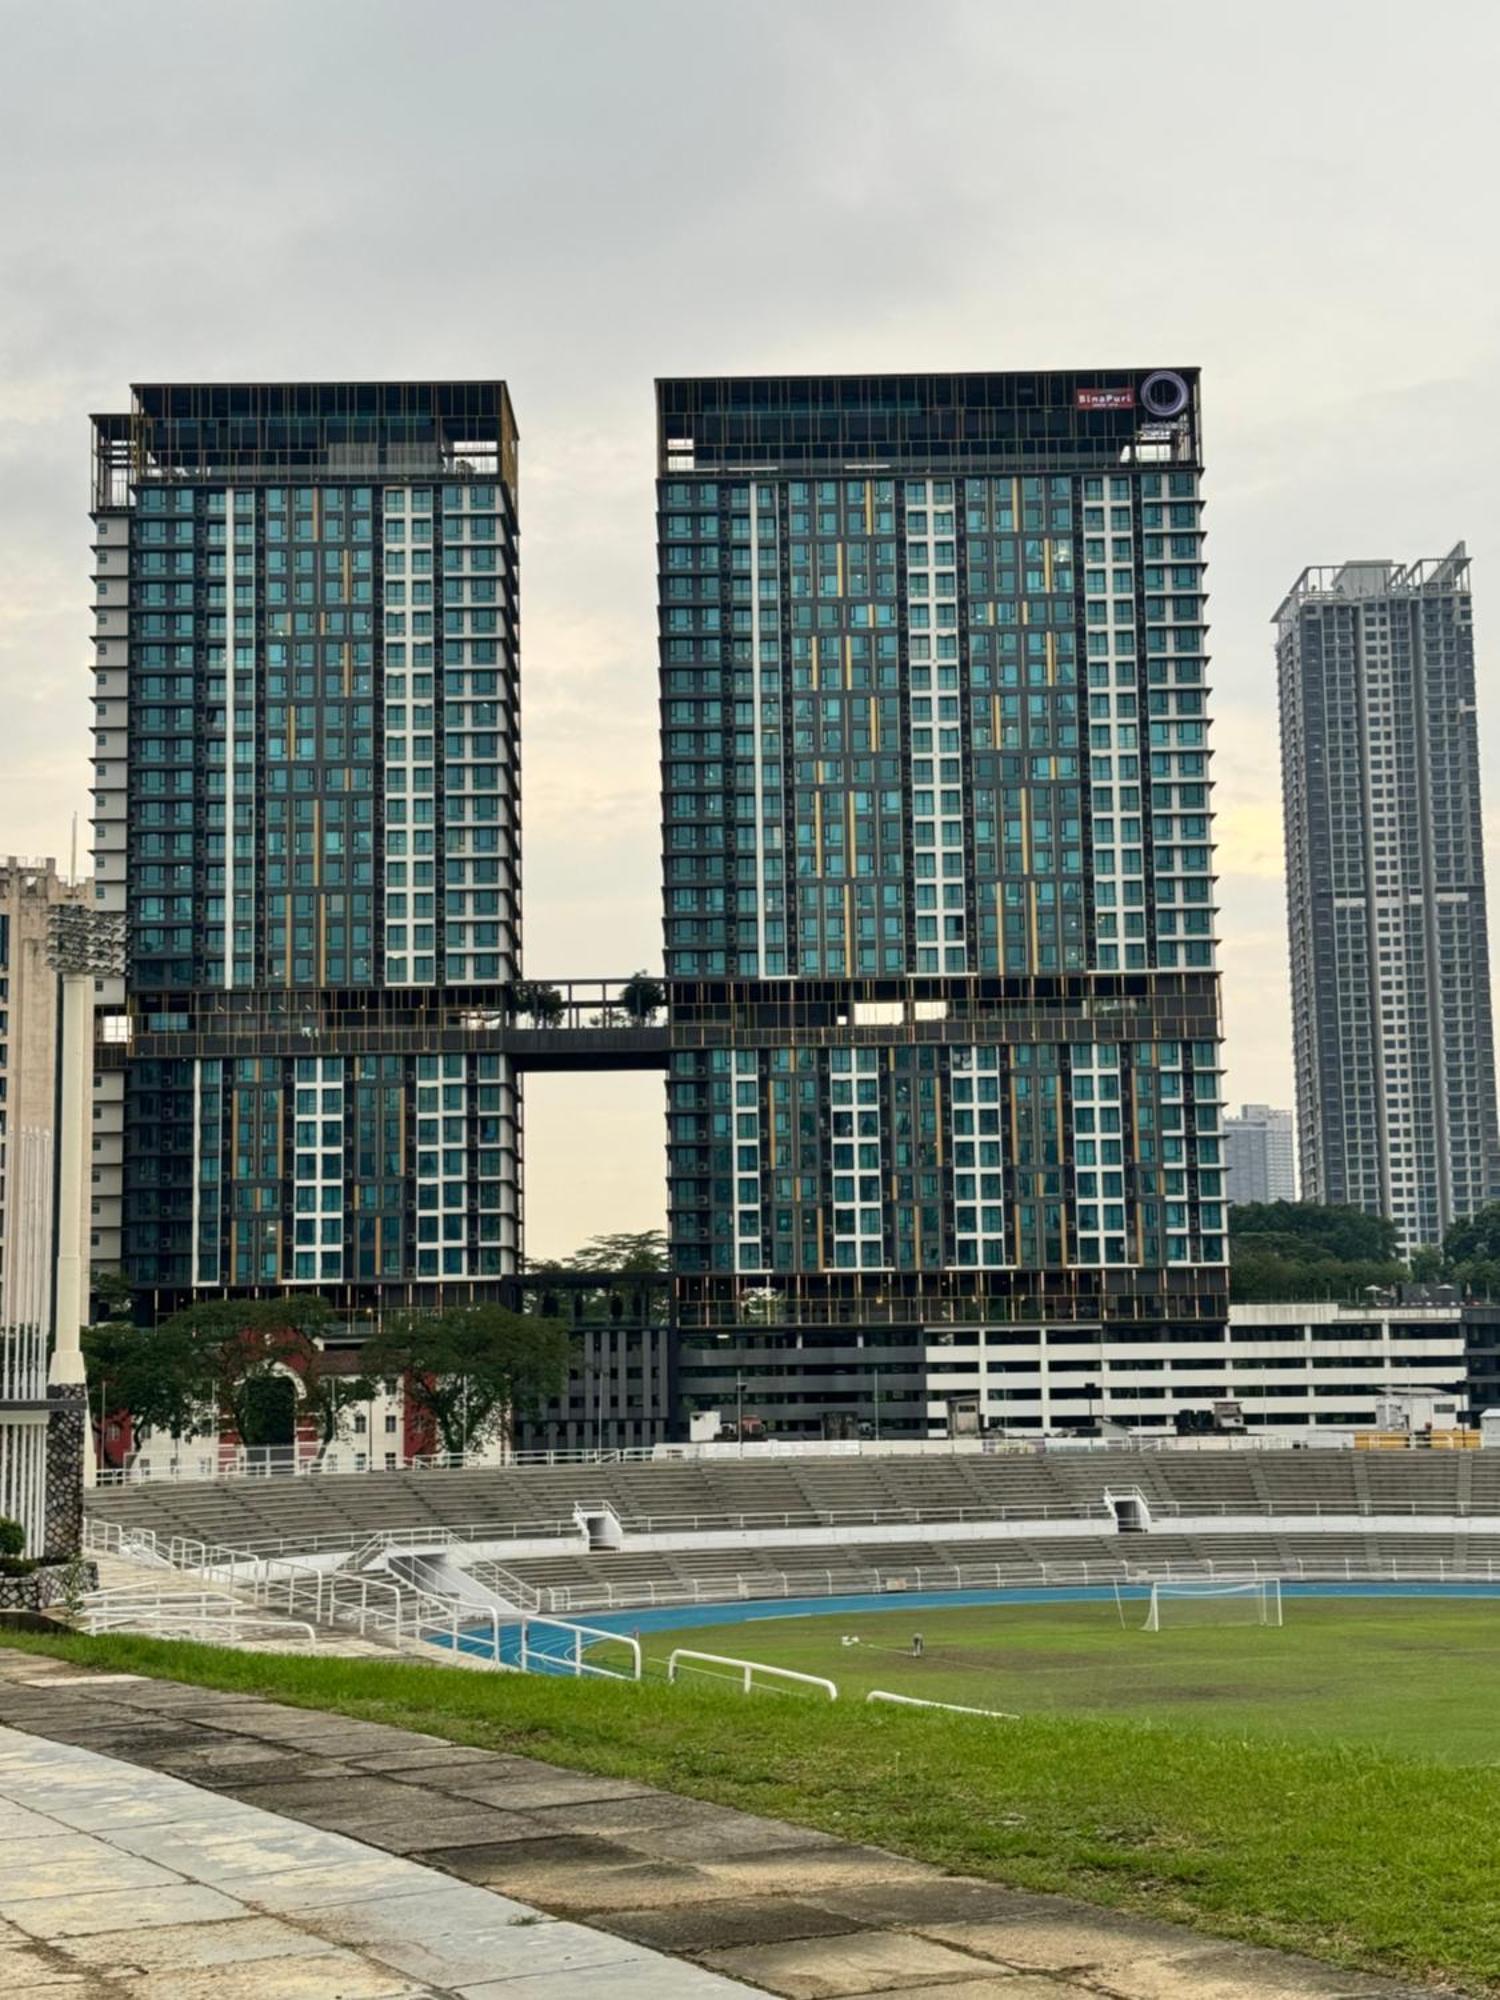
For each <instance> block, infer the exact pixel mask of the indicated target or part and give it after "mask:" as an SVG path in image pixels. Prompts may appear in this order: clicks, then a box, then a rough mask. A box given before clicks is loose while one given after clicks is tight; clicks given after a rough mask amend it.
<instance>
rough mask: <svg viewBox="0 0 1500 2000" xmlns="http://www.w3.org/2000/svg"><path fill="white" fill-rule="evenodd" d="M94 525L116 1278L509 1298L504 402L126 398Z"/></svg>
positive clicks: (141, 391)
mask: <svg viewBox="0 0 1500 2000" xmlns="http://www.w3.org/2000/svg"><path fill="white" fill-rule="evenodd" d="M95 510H96V511H95V520H96V524H97V534H96V540H97V544H98V549H99V558H100V559H99V572H100V573H99V578H98V585H99V593H100V594H99V600H98V604H99V609H100V612H101V614H102V615H101V619H100V628H99V629H100V637H99V642H98V660H97V670H98V680H97V696H96V711H97V717H98V727H97V729H96V740H97V741H98V750H97V754H96V797H97V798H98V802H99V803H98V809H97V820H98V827H99V834H100V840H99V845H100V849H101V855H103V854H104V853H105V852H106V851H107V850H108V849H109V848H110V847H111V845H112V844H114V843H113V842H112V840H111V830H112V828H113V829H114V831H115V837H116V839H117V840H118V844H119V845H120V846H121V847H122V848H123V853H122V856H121V859H122V862H123V866H121V867H120V868H119V869H118V870H113V869H111V868H110V867H109V866H108V865H107V864H106V865H105V866H102V867H101V871H100V887H101V899H102V900H104V901H106V902H113V903H114V904H115V905H116V906H117V907H120V908H122V909H123V911H124V913H125V917H126V922H127V928H128V936H129V946H130V967H131V970H130V976H129V984H128V991H127V993H126V995H125V996H124V997H125V1006H126V1011H127V1012H128V1015H129V1017H130V1025H131V1039H130V1050H131V1054H130V1057H129V1059H128V1061H127V1064H126V1071H125V1088H124V1094H123V1114H122V1115H123V1125H124V1152H125V1161H126V1174H125V1192H124V1212H123V1261H124V1266H125V1270H126V1272H127V1275H128V1276H129V1277H130V1278H131V1281H132V1282H133V1283H134V1284H135V1285H136V1286H137V1287H138V1288H140V1289H141V1290H142V1291H144V1292H148V1293H156V1294H158V1295H161V1294H166V1295H180V1294H184V1293H188V1292H191V1291H192V1290H193V1289H194V1288H197V1287H217V1286H220V1285H231V1286H234V1287H236V1288H238V1287H260V1286H265V1287H276V1286H280V1285H286V1284H318V1285H320V1286H321V1287H323V1288H325V1289H330V1290H333V1291H339V1292H342V1293H344V1294H346V1295H347V1296H349V1297H350V1299H351V1301H352V1300H353V1298H354V1297H355V1296H356V1295H357V1294H358V1292H359V1290H360V1289H361V1288H362V1287H365V1286H371V1285H374V1284H376V1283H384V1284H386V1285H387V1286H391V1285H394V1286H397V1287H399V1286H401V1285H409V1286H412V1287H415V1288H417V1289H420V1288H421V1287H423V1286H425V1285H427V1284H444V1283H452V1282H455V1281H457V1282H459V1283H460V1284H471V1283H473V1282H474V1281H493V1280H498V1279H499V1278H500V1277H501V1276H503V1275H504V1274H506V1273H507V1272H509V1271H511V1270H513V1269H514V1260H515V1250H516V1232H517V1226H518V1210H519V1151H518V1107H517V1103H516V1096H515V1087H514V1081H513V1078H512V1076H511V1073H510V1069H509V1066H508V1062H507V1059H506V1058H505V1056H504V1055H503V1054H502V1053H500V1052H498V1050H497V1047H496V1037H495V1036H494V1035H493V1033H492V1032H491V1033H489V1034H488V1036H486V1034H485V1032H484V1027H485V1023H486V1021H488V1023H489V1026H490V1028H491V1030H492V1029H493V1023H494V1018H495V1015H496V1011H497V1010H498V1008H499V1006H500V1004H501V996H502V995H503V992H504V989H505V987H506V985H507V983H508V982H509V981H511V980H512V979H514V977H515V976H516V969H517V952H518V941H519V920H520V911H519V891H520V877H519V805H518V768H519V743H518V737H517V728H518V702H519V679H518V673H519V656H518V604H517V570H516V556H517V532H518V529H517V516H516V435H515V427H514V420H513V418H512V415H511V411H510V403H509V398H508V396H507V393H506V390H505V387H504V385H503V384H500V383H438V384H420V385H419V384H371V385H363V384H344V385H306V384H300V385H274V384H273V385H264V384H262V385H238V386H216V387H202V388H199V387H170V388H149V389H148V388H138V389H137V390H136V391H135V394H134V402H133V406H132V409H131V411H130V412H129V414H128V415H125V416H120V417H101V418H98V419H96V420H95ZM106 569H109V571H110V573H109V574H106V573H105V572H106ZM106 635H107V636H106ZM116 877H117V878H118V879H116ZM440 1049H441V1050H445V1051H446V1053H442V1054H434V1053H431V1052H432V1051H434V1050H440Z"/></svg>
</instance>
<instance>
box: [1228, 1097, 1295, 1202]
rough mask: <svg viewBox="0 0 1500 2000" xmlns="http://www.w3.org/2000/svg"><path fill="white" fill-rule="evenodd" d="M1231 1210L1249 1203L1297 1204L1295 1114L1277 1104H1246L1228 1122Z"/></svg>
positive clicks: (1229, 1117)
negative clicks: (1294, 1138) (1293, 1135)
mask: <svg viewBox="0 0 1500 2000" xmlns="http://www.w3.org/2000/svg"><path fill="white" fill-rule="evenodd" d="M1224 1165H1225V1168H1226V1170H1227V1172H1226V1185H1227V1188H1228V1193H1229V1206H1230V1207H1231V1208H1234V1207H1236V1206H1237V1205H1238V1204H1240V1203H1242V1202H1247V1201H1295V1200H1296V1199H1297V1163H1296V1159H1295V1156H1294V1153H1293V1149H1292V1114H1291V1112H1290V1111H1281V1110H1278V1109H1277V1107H1276V1106H1275V1105H1273V1104H1243V1105H1241V1106H1240V1112H1239V1116H1238V1117H1234V1116H1232V1115H1231V1116H1228V1117H1226V1118H1225V1120H1224Z"/></svg>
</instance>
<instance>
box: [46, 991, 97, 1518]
mask: <svg viewBox="0 0 1500 2000" xmlns="http://www.w3.org/2000/svg"><path fill="white" fill-rule="evenodd" d="M62 995H63V997H62V1050H61V1054H60V1061H61V1064H62V1087H61V1092H60V1098H61V1102H60V1110H59V1117H60V1123H61V1131H60V1132H59V1134H58V1151H57V1283H56V1291H55V1295H54V1318H53V1322H52V1367H51V1372H50V1374H49V1375H48V1382H49V1385H50V1386H51V1387H53V1388H64V1387H68V1388H73V1387H76V1388H83V1387H85V1381H86V1378H85V1375H84V1368H83V1348H82V1345H81V1341H80V1334H81V1330H82V1327H83V1316H84V1309H85V1300H86V1292H85V1278H84V1258H83V1248H84V1245H83V1217H84V1201H85V1198H86V1188H87V1183H86V1181H85V1179H84V1136H85V1133H86V1130H87V1127H88V1122H89V1118H88V1113H89V1098H90V1096H91V1094H92V1093H91V1091H90V1090H89V1089H87V1088H85V1079H92V1076H93V1038H94V975H93V973H92V972H65V973H64V974H63V975H62ZM83 1463H84V1481H85V1483H86V1484H88V1485H92V1484H93V1482H94V1474H95V1466H94V1441H93V1432H92V1428H91V1426H90V1424H89V1422H88V1419H87V1416H85V1420H84V1426H83Z"/></svg>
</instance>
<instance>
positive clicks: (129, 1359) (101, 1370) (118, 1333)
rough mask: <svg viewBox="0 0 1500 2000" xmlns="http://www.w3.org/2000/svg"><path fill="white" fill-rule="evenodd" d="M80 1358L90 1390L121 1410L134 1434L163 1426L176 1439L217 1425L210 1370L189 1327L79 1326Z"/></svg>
mask: <svg viewBox="0 0 1500 2000" xmlns="http://www.w3.org/2000/svg"><path fill="white" fill-rule="evenodd" d="M83 1357H84V1362H85V1365H86V1367H87V1370H88V1378H89V1383H90V1390H91V1394H97V1395H98V1396H99V1399H100V1400H101V1401H102V1402H103V1404H104V1405H105V1407H106V1408H108V1409H111V1410H124V1411H125V1412H126V1413H127V1414H128V1415H129V1417H130V1420H131V1424H132V1427H133V1428H134V1431H135V1434H136V1436H137V1438H144V1437H149V1436H150V1435H151V1434H152V1433H153V1432H155V1431H165V1432H166V1433H167V1435H168V1436H169V1437H171V1438H173V1439H174V1440H176V1441H177V1442H178V1443H179V1444H180V1443H182V1442H183V1441H184V1440H185V1439H187V1438H194V1437H200V1436H202V1435H203V1434H204V1433H206V1432H209V1431H212V1430H213V1429H215V1428H216V1423H217V1416H216V1411H215V1404H214V1391H215V1379H214V1374H213V1370H212V1367H211V1366H210V1363H209V1360H208V1357H207V1355H206V1354H205V1352H204V1350H203V1347H202V1345H201V1344H200V1343H199V1341H198V1340H197V1339H196V1338H195V1337H194V1335H193V1332H192V1330H191V1329H189V1328H187V1327H184V1326H182V1325H180V1324H177V1323H175V1322H174V1321H172V1320H164V1321H162V1322H161V1323H160V1324H159V1325H157V1326H149V1327H134V1326H129V1325H127V1324H126V1323H125V1322H123V1321H121V1320H105V1321H104V1322H103V1323H102V1324H101V1325H99V1326H90V1327H85V1328H84V1330H83Z"/></svg>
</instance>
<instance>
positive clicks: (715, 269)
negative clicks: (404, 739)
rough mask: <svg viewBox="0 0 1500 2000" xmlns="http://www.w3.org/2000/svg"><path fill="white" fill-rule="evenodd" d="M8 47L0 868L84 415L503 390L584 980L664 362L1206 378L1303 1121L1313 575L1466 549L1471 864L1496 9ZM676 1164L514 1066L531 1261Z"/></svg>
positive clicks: (609, 1225)
mask: <svg viewBox="0 0 1500 2000" xmlns="http://www.w3.org/2000/svg"><path fill="white" fill-rule="evenodd" d="M0 51H3V55H0V850H3V851H7V852H11V853H16V854H24V855H39V854H45V853H52V854H57V855H58V856H59V857H65V856H66V855H67V853H68V848H69V839H70V826H71V822H72V817H73V815H74V813H77V814H78V815H79V819H80V822H81V824H82V828H83V831H82V833H81V835H80V842H81V846H82V847H83V849H84V850H85V851H86V847H87V817H88V804H89V802H88V794H87V761H86V760H87V756H88V747H89V739H88V734H87V731H88V723H89V714H90V711H89V706H88V694H89V685H90V675H89V665H90V658H91V648H90V644H89V637H90V621H89V615H88V606H89V522H88V515H87V507H88V485H87V476H88V444H89V432H88V417H89V415H90V413H91V412H93V411H96V410H108V409H122V408H124V407H126V405H127V401H128V386H129V384H130V383H132V382H135V381H157V382H161V381H172V380H190V381H191V380H200V381H201V380H235V379H245V378H270V379H279V380H296V379H318V378H333V379H338V378H344V379H349V378H355V379H358V378H370V377H375V378H379V377H392V378H399V377H406V376H410V377H415V378H417V379H423V378H436V377H443V376H450V375H451V376H455V377H468V376H494V375H499V376H503V377H504V378H505V379H506V381H507V382H508V383H509V384H510V388H511V393H512V396H513V398H514V402H515V406H516V411H517V417H518V422H519V426H520V431H521V522H522V560H521V575H522V660H523V665H522V674H523V684H524V708H523V727H524V797H525V805H524V824H525V919H524V921H525V964H526V970H527V973H528V975H529V976H531V977H564V976H568V975H589V974H604V973H610V974H612V973H626V972H629V971H631V970H633V969H635V968H636V967H638V966H657V965H659V963H660V904H659V886H658V883H659V867H658V847H659V842H658V810H657V752H656V742H655V715H656V707H655V704H656V684H655V676H656V648H655V615H654V582H655V553H654V546H653V531H654V517H653V510H652V492H651V482H652V479H653V476H654V464H653V404H652V384H653V379H654V378H655V377H656V376H659V375H691V374H731V373H746V374H751V373H754V374H772V373H779V372H796V371H815V370H828V371H836V372H849V371H858V370H881V369H890V370H903V369H921V370H927V371H939V370H948V369H965V368H973V369H1008V368H1047V367H1095V368H1101V367H1120V368H1125V367H1153V366H1174V365H1178V366H1180V365H1182V364H1184V363H1187V364H1192V365H1196V366H1199V367H1201V368H1202V369H1203V371H1204V381H1203V401H1204V418H1205V436H1206V454H1207V465H1208V476H1207V480H1206V494H1207V501H1208V506H1207V526H1208V530H1209V541H1208V554H1209V561H1210V568H1209V588H1210V591H1211V593H1212V594H1211V598H1210V616H1211V619H1212V621H1213V633H1212V641H1213V652H1214V656H1215V669H1214V675H1213V680H1214V686H1215V690H1216V693H1215V699H1214V713H1215V724H1214V740H1215V750H1216V755H1215V774H1216V780H1217V794H1216V800H1217V810H1218V840H1219V868H1220V880H1219V892H1220V895H1219V900H1220V906H1221V918H1220V924H1221V936H1222V940H1223V943H1222V952H1221V964H1222V967H1223V971H1224V999H1225V1016H1226V1028H1227V1035H1228V1045H1227V1062H1228V1088H1229V1093H1230V1096H1231V1098H1232V1099H1233V1100H1235V1101H1236V1102H1237V1101H1239V1100H1242V1099H1248V1100H1259V1101H1267V1102H1270V1103H1273V1104H1289V1103H1290V1102H1291V1088H1292V1086H1291V1054H1290V1046H1289V1024H1288V999H1287V972H1286V933H1285V918H1284V904H1283V888H1282V845H1281V816H1280V803H1279V783H1278V753H1277V744H1276V713H1275V682H1274V672H1273V662H1272V652H1271V633H1270V627H1269V622H1268V621H1269V619H1270V617H1271V615H1272V614H1273V612H1274V611H1275V608H1276V606H1277V604H1278V603H1279V601H1280V599H1281V597H1282V595H1283V594H1284V592H1285V590H1286V589H1287V587H1288V586H1289V585H1290V584H1291V583H1292V582H1293V581H1294V579H1295V578H1296V576H1297V575H1298V573H1299V572H1300V571H1301V570H1302V569H1303V568H1304V567H1305V566H1306V565H1307V564H1310V563H1328V562H1338V561H1342V560H1344V559H1346V558H1350V557H1392V558H1396V559H1400V560H1411V559H1415V558H1418V557H1423V556H1431V555H1438V554H1442V553H1445V552H1446V551H1447V550H1448V549H1449V548H1451V547H1452V545H1453V544H1454V543H1455V542H1456V541H1458V540H1460V539H1463V540H1466V541H1467V543H1468V546H1469V549H1470V552H1471V554H1472V555H1473V557H1474V559H1475V561H1474V583H1475V597H1476V608H1475V626H1476V633H1477V642H1478V652H1479V707H1480V727H1481V750H1482V756H1483V761H1484V768H1485V770H1486V772H1487V773H1488V774H1489V776H1490V778H1491V780H1492V782H1491V784H1490V799H1489V811H1488V813H1487V815H1486V819H1487V828H1488V831H1489V833H1490V835H1491V840H1490V844H1489V868H1490V872H1491V875H1492V877H1493V876H1494V875H1495V871H1496V870H1497V868H1500V783H1497V782H1494V779H1495V774H1496V772H1497V770H1500V761H1497V751H1500V699H1497V697H1496V690H1495V688H1494V686H1493V684H1492V679H1491V676H1490V673H1489V671H1488V662H1489V661H1490V660H1491V659H1492V658H1494V657H1495V656H1496V651H1497V649H1500V637H1496V638H1495V639H1494V640H1493V641H1492V640H1491V636H1490V635H1491V633H1492V631H1493V632H1495V633H1496V634H1500V574H1497V572H1500V564H1497V560H1496V558H1497V555H1500V547H1497V543H1500V492H1497V486H1496V481H1495V477H1494V465H1495V459H1496V453H1495V449H1494V445H1495V431H1496V414H1497V405H1500V395H1497V385H1500V265H1497V262H1496V258H1495V229H1494V212H1493V200H1494V187H1495V181H1496V168H1497V164H1500V163H1497V151H1500V143H1497V138H1496V133H1497V130H1500V127H1497V124H1496V120H1495V116H1494V104H1493V81H1492V80H1493V77H1494V74H1495V71H1496V67H1497V58H1500V10H1496V9H1494V8H1493V7H1490V6H1486V5H1480V4H1469V0H1434V4H1432V5H1429V6H1428V7H1426V8H1425V9H1423V10H1422V11H1421V12H1420V13H1419V14H1416V15H1414V14H1413V13H1412V12H1411V10H1410V8H1409V7H1404V8H1401V9H1399V10H1398V9H1397V8H1396V7H1394V6H1386V5H1382V4H1379V0H1375V3H1374V4H1372V0H1362V4H1359V5H1352V4H1345V3H1344V0H1300V4H1297V5H1287V4H1285V3H1284V0H1262V3H1261V4H1260V5H1258V6H1257V7H1256V8H1254V9H1253V10H1247V9H1245V8H1240V7H1233V8H1231V7H1228V6H1223V7H1213V6H1205V5H1203V4H1202V0H1198V4H1194V5H1180V4H1176V0H1159V4H1152V3H1151V0H1144V4H1137V5H1133V6H1132V5H1127V4H1123V0H1051V4H1050V5H1049V6H1047V7H1046V8H1038V7H1034V6H1022V5H1020V4H1017V3H1016V0H973V4H971V0H923V4H921V5H920V6H912V5H904V6H897V5H893V4H890V3H889V0H853V3H852V4H851V0H737V4H734V5H728V4H724V0H618V4H612V3H611V0H529V4H522V0H423V4H417V0H407V4H397V0H297V4H294V5H289V4H284V0H241V4H240V5H238V6H235V7H228V6H208V5H204V4H202V0H115V4H113V5H109V6H105V5H102V4H99V0H88V4H79V0H46V4H45V5H44V4H42V0H24V4H22V3H21V0H0ZM1492 606H1493V610H1492V609H1491V607H1492ZM664 1148H665V1134H664V1124H663V1103H662V1086H661V1083H660V1081H659V1080H658V1079H656V1078H654V1077H650V1076H644V1077H643V1076H627V1077H623V1078H588V1077H583V1078H561V1077H555V1078H554V1077H547V1078H539V1079H534V1080H533V1081H532V1082H531V1083H530V1084H529V1085H528V1091H527V1237H528V1250H529V1251H530V1253H531V1254H532V1255H534V1256H543V1255H557V1254H563V1253H566V1252H567V1251H568V1250H570V1249H572V1248H574V1247H575V1246H576V1245H577V1244H578V1243H580V1242H581V1241H583V1240H584V1239H585V1238H586V1237H588V1236H591V1235H593V1234H595V1233H599V1232H603V1231H606V1230H617V1229H643V1228H649V1227H652V1226H656V1225H658V1224H659V1223H660V1222H661V1220H662V1214H663V1207H664V1187H663V1172H664Z"/></svg>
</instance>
